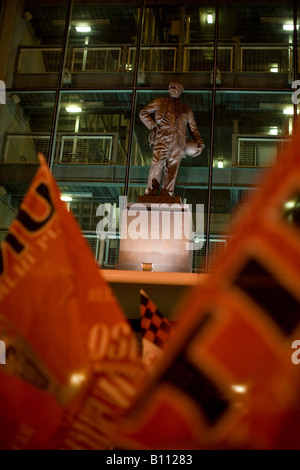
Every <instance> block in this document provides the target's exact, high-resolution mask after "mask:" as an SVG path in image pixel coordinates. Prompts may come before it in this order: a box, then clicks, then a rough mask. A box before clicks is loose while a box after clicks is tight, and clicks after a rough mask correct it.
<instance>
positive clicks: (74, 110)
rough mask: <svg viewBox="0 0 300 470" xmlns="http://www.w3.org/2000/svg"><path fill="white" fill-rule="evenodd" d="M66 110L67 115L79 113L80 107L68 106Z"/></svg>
mask: <svg viewBox="0 0 300 470" xmlns="http://www.w3.org/2000/svg"><path fill="white" fill-rule="evenodd" d="M66 110H67V111H68V113H81V111H82V108H81V107H80V106H76V105H70V106H67V107H66Z"/></svg>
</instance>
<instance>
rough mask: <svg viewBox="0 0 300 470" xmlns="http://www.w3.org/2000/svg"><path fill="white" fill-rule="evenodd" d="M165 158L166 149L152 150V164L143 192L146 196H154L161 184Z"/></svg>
mask: <svg viewBox="0 0 300 470" xmlns="http://www.w3.org/2000/svg"><path fill="white" fill-rule="evenodd" d="M166 158H167V149H166V148H162V147H159V148H154V150H153V158H152V163H151V166H150V170H149V175H148V182H147V186H146V190H145V194H146V195H155V194H156V193H157V190H158V188H159V185H160V182H161V175H162V170H163V166H164V163H165V161H166Z"/></svg>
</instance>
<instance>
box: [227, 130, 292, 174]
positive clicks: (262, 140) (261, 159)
mask: <svg viewBox="0 0 300 470" xmlns="http://www.w3.org/2000/svg"><path fill="white" fill-rule="evenodd" d="M233 138H234V139H236V143H235V144H234V145H235V146H236V147H237V159H236V162H234V163H236V164H237V166H239V167H268V166H272V165H273V164H275V163H276V160H277V155H278V154H279V153H280V152H281V150H282V148H283V146H284V145H285V143H286V142H288V139H285V138H280V137H271V136H266V137H264V136H261V137H258V136H245V135H243V136H241V135H234V136H233Z"/></svg>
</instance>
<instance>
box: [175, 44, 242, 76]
mask: <svg viewBox="0 0 300 470" xmlns="http://www.w3.org/2000/svg"><path fill="white" fill-rule="evenodd" d="M217 64H218V69H219V70H220V71H221V72H232V70H233V46H220V47H218V50H217ZM213 67H214V47H213V46H204V47H199V46H192V47H184V49H183V72H211V71H212V70H213Z"/></svg>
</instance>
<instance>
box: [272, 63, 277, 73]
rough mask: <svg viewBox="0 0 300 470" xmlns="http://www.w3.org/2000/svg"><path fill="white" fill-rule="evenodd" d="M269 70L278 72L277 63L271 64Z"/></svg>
mask: <svg viewBox="0 0 300 470" xmlns="http://www.w3.org/2000/svg"><path fill="white" fill-rule="evenodd" d="M270 72H273V73H278V64H271V66H270Z"/></svg>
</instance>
